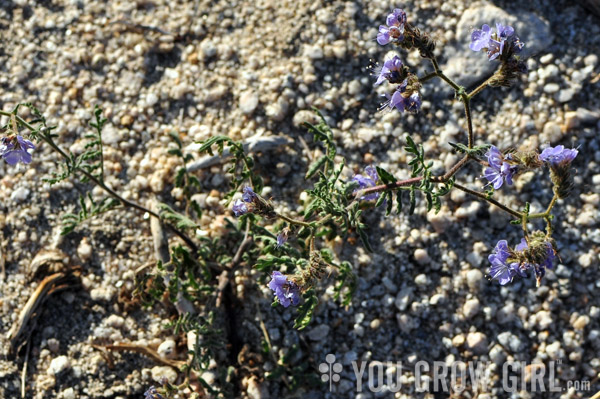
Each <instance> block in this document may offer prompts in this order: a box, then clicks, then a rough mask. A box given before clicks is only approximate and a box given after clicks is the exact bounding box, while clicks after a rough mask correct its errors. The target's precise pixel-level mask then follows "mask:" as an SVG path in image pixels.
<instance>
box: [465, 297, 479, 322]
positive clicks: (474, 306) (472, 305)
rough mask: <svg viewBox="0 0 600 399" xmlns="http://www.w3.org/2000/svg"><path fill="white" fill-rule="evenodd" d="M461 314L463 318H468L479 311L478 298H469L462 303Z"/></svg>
mask: <svg viewBox="0 0 600 399" xmlns="http://www.w3.org/2000/svg"><path fill="white" fill-rule="evenodd" d="M462 311H463V315H464V316H465V319H467V320H468V319H470V318H472V317H473V316H475V315H476V314H477V312H479V300H478V299H477V298H473V299H469V300H468V301H466V302H465V304H464V305H463V309H462Z"/></svg>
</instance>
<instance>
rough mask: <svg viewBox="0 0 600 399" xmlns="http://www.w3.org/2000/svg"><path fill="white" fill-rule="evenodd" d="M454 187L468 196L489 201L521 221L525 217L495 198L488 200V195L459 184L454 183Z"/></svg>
mask: <svg viewBox="0 0 600 399" xmlns="http://www.w3.org/2000/svg"><path fill="white" fill-rule="evenodd" d="M454 187H456V188H458V189H459V190H461V191H464V192H465V193H467V194H471V195H473V196H475V197H477V198H481V199H482V200H484V201H487V202H489V203H490V204H492V205H496V206H497V207H498V208H500V209H502V210H503V211H504V212H507V213H509V214H511V215H513V216H514V217H516V218H518V219H521V217H522V216H523V214H522V212H519V211H515V210H514V209H511V208H509V207H508V206H506V205H504V204H501V203H500V202H498V201H496V200H495V199H493V198H488V197H487V195H485V194H484V193H480V192H479V191H475V190H471V189H470V188H467V187H465V186H463V185H460V184H458V183H454Z"/></svg>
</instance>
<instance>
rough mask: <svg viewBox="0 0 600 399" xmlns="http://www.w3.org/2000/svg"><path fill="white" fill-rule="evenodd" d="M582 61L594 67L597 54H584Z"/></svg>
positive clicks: (596, 62) (596, 63) (596, 61)
mask: <svg viewBox="0 0 600 399" xmlns="http://www.w3.org/2000/svg"><path fill="white" fill-rule="evenodd" d="M583 63H584V64H585V66H588V67H589V66H591V67H595V66H596V65H598V56H597V55H596V54H590V55H586V56H585V58H584V59H583Z"/></svg>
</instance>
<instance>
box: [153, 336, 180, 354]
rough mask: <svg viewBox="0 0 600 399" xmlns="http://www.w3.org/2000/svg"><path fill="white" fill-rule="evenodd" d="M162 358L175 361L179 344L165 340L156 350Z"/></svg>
mask: <svg viewBox="0 0 600 399" xmlns="http://www.w3.org/2000/svg"><path fill="white" fill-rule="evenodd" d="M156 352H158V354H159V355H160V356H161V357H164V358H166V359H173V358H174V357H175V356H177V344H175V341H173V340H172V339H165V340H164V341H163V342H162V343H161V344H160V345H159V346H158V349H157V350H156Z"/></svg>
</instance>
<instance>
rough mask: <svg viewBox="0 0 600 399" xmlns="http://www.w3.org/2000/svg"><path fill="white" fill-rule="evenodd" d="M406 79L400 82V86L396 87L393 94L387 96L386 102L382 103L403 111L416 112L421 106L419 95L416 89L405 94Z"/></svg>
mask: <svg viewBox="0 0 600 399" xmlns="http://www.w3.org/2000/svg"><path fill="white" fill-rule="evenodd" d="M406 87H407V81H406V80H405V81H404V82H402V84H401V85H400V86H398V87H397V88H396V90H395V91H394V94H392V95H391V96H389V95H386V96H387V97H388V102H386V103H385V104H384V107H387V108H390V109H394V108H396V109H397V110H398V111H400V112H403V111H406V112H411V113H416V112H418V111H419V109H420V108H421V103H422V102H421V95H420V94H419V92H418V91H413V92H412V93H411V94H410V95H408V96H407V95H406V94H407V93H406Z"/></svg>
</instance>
